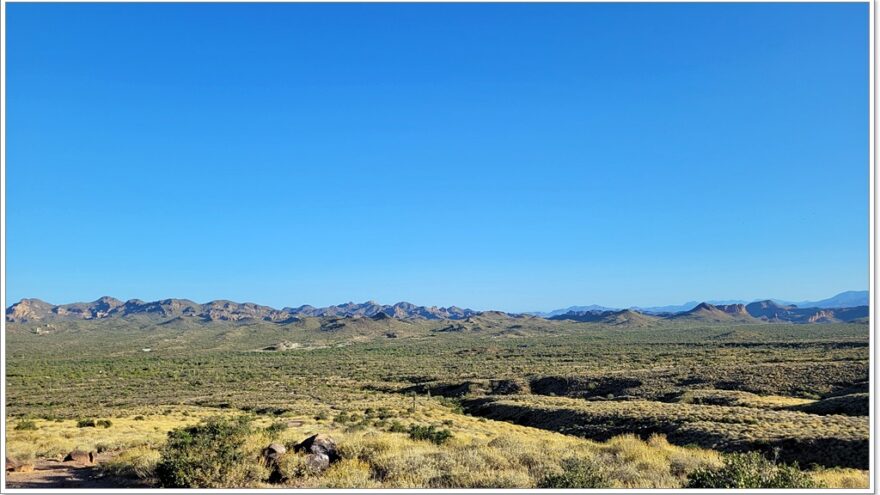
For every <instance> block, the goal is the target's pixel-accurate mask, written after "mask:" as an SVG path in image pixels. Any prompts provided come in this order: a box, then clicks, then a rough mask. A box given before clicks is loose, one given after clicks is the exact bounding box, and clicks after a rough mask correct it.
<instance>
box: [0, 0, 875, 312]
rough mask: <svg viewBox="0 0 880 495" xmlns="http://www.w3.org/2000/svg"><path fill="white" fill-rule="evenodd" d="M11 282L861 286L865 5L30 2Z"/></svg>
mask: <svg viewBox="0 0 880 495" xmlns="http://www.w3.org/2000/svg"><path fill="white" fill-rule="evenodd" d="M7 12H8V18H7V27H8V32H7V36H8V37H7V41H8V45H7V65H6V69H7V83H8V86H7V105H8V106H7V124H8V128H7V134H6V138H7V155H6V157H7V168H6V178H7V183H6V191H7V197H6V201H7V203H6V206H7V226H6V235H7V237H6V238H7V249H8V250H7V272H6V276H7V296H8V297H7V301H6V304H7V305H9V304H11V303H12V302H15V301H17V300H18V299H20V298H23V297H38V298H42V299H45V300H48V301H49V302H53V303H56V304H60V303H66V302H73V301H82V300H92V299H95V298H97V297H99V296H102V295H112V296H115V297H118V298H121V299H128V298H140V299H146V300H152V299H159V298H166V297H186V298H190V299H194V300H196V301H199V302H205V301H208V300H211V299H219V298H225V299H233V300H237V301H252V302H258V303H262V304H268V305H272V306H276V307H281V306H294V305H300V304H305V303H309V304H314V305H328V304H336V303H341V302H347V301H352V300H353V301H357V302H360V301H364V300H367V299H374V300H378V301H380V302H383V303H393V302H397V301H399V300H407V301H410V302H413V303H417V304H424V305H435V304H436V305H452V304H456V305H459V306H468V307H472V308H474V309H500V310H508V311H527V310H547V309H553V308H559V307H565V306H569V305H575V304H593V303H595V304H604V305H608V306H630V305H654V304H671V303H681V302H684V301H689V300H705V299H727V298H741V299H752V298H758V297H775V298H782V299H787V300H800V299H820V298H823V297H828V296H831V295H833V294H835V293H837V292H840V291H843V290H849V289H853V290H858V289H865V288H867V286H868V197H869V196H868V194H869V192H868V191H869V190H868V186H869V184H868V170H869V157H868V143H869V127H868V123H869V120H868V119H869V114H868V89H869V87H868V75H869V60H868V4H867V3H863V4H852V3H850V4H797V5H796V4H787V5H786V4H763V5H762V4H668V5H661V4H650V5H648V4H617V5H608V4H547V5H516V4H513V5H511V4H508V5H486V4H481V5H477V4H472V5H464V4H424V5H390V4H380V5H352V4H325V5H305V4H301V5H291V4H287V5H278V4H257V5H229V4H204V5H192V4H176V5H175V4H165V5H158V4H154V5H137V4H129V5H110V4H81V5H65V4H20V3H18V4H17V3H10V4H7Z"/></svg>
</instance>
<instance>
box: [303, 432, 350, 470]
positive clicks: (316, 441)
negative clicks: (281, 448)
mask: <svg viewBox="0 0 880 495" xmlns="http://www.w3.org/2000/svg"><path fill="white" fill-rule="evenodd" d="M293 451H294V452H305V453H306V454H315V455H325V456H327V462H328V464H329V463H331V462H336V461H338V460H339V458H340V457H339V450H338V449H337V448H336V442H335V441H334V440H333V439H332V438H330V437H328V436H327V435H324V434H322V433H318V434H316V435H312V436H310V437H309V438H306V439H305V440H303V441H302V442H300V443H298V444H296V445H294V446H293ZM316 462H323V461H320V460H317V461H316Z"/></svg>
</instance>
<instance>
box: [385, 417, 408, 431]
mask: <svg viewBox="0 0 880 495" xmlns="http://www.w3.org/2000/svg"><path fill="white" fill-rule="evenodd" d="M388 431H390V432H392V433H406V432H408V431H409V430H408V429H407V428H406V426H404V425H403V423H401V422H400V421H397V420H396V419H395V420H394V421H392V422H391V426H389V427H388Z"/></svg>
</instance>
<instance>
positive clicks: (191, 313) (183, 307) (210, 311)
mask: <svg viewBox="0 0 880 495" xmlns="http://www.w3.org/2000/svg"><path fill="white" fill-rule="evenodd" d="M380 314H383V315H385V316H388V317H391V318H400V319H426V320H443V319H448V320H459V319H464V318H468V317H470V316H474V315H477V314H479V313H478V312H477V311H473V310H470V309H462V308H458V307H456V306H451V307H448V308H439V307H436V306H430V307H426V306H416V305H415V304H412V303H407V302H400V303H397V304H394V305H387V304H386V305H382V304H379V303H376V302H374V301H367V302H365V303H361V304H356V303H353V302H349V303H346V304H340V305H337V306H328V307H326V308H315V307H313V306H300V307H298V308H289V307H288V308H283V309H280V310H279V309H275V308H271V307H269V306H262V305H259V304H254V303H238V302H234V301H226V300H218V301H210V302H207V303H205V304H199V303H196V302H193V301H190V300H189V299H163V300H161V301H150V302H145V301H141V300H140V299H131V300H129V301H125V302H122V301H120V300H118V299H114V298H112V297H102V298H100V299H97V300H95V301H92V302H80V303H72V304H62V305H52V304H49V303H47V302H45V301H41V300H39V299H22V300H21V301H20V302H18V303H16V304H13V305H12V306H10V307H9V308H8V309H7V310H6V321H10V322H27V321H43V320H47V321H50V320H65V319H71V320H95V319H105V318H135V317H143V318H148V319H172V318H193V319H199V320H202V321H242V320H262V321H271V322H288V321H291V320H294V319H296V318H305V317H339V318H350V317H369V318H372V317H375V316H377V315H380Z"/></svg>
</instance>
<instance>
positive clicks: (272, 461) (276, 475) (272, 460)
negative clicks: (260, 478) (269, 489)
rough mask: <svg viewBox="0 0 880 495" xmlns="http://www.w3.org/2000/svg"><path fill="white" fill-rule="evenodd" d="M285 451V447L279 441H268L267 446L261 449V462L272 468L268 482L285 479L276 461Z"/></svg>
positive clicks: (278, 481) (279, 481)
mask: <svg viewBox="0 0 880 495" xmlns="http://www.w3.org/2000/svg"><path fill="white" fill-rule="evenodd" d="M286 452H287V447H285V446H284V445H281V444H280V443H270V444H269V446H268V447H266V448H265V449H263V463H264V464H265V465H266V467H268V468H270V469H271V470H272V472H271V474H269V480H268V481H269V483H281V482H283V481H284V480H285V479H286V477H285V476H284V472H282V470H281V465H280V464H279V462H278V461H280V460H281V456H283V455H284V454H285V453H286Z"/></svg>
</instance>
